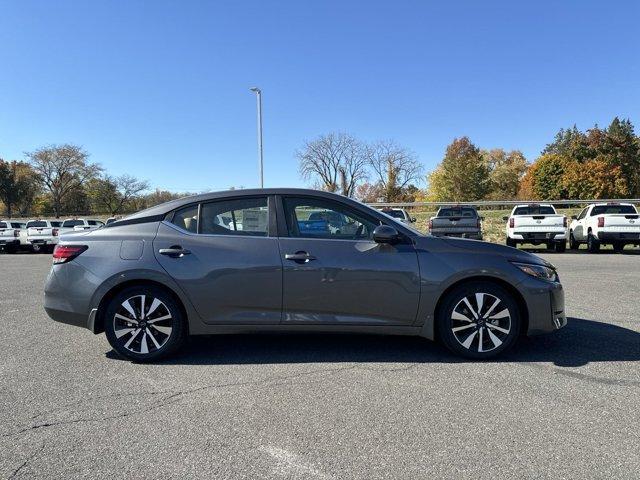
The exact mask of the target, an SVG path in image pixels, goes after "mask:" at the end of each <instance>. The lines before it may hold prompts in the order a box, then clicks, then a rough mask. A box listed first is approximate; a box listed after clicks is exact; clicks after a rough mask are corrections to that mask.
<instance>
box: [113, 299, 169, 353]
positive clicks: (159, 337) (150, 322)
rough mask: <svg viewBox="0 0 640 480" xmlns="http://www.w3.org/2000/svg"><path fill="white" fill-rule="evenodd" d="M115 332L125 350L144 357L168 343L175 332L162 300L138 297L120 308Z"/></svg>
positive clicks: (114, 320) (167, 309) (114, 328)
mask: <svg viewBox="0 0 640 480" xmlns="http://www.w3.org/2000/svg"><path fill="white" fill-rule="evenodd" d="M113 331H114V334H115V337H116V339H117V341H118V342H120V343H121V345H122V347H124V348H125V349H127V350H129V351H130V352H133V353H136V354H142V355H145V354H149V353H153V352H156V351H158V350H160V349H161V348H162V347H163V346H164V345H165V344H166V343H167V341H168V340H169V337H170V336H171V332H172V331H173V317H172V315H171V311H170V310H169V308H168V307H167V306H166V305H165V304H164V302H162V301H161V300H160V299H158V298H154V297H153V296H151V295H135V296H133V297H129V298H127V299H126V300H125V301H124V302H122V303H121V304H120V305H119V307H118V309H117V310H116V313H115V315H114V317H113Z"/></svg>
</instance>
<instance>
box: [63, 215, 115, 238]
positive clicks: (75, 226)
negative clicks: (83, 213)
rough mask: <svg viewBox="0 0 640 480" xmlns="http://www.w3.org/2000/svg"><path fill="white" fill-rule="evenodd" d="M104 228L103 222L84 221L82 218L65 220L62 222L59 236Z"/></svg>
mask: <svg viewBox="0 0 640 480" xmlns="http://www.w3.org/2000/svg"><path fill="white" fill-rule="evenodd" d="M102 226H104V222H101V221H100V220H85V219H84V218H67V219H66V220H65V221H64V222H62V226H61V227H60V230H59V232H58V233H59V234H60V235H62V234H64V233H72V232H81V231H83V230H93V229H94V228H100V227H102Z"/></svg>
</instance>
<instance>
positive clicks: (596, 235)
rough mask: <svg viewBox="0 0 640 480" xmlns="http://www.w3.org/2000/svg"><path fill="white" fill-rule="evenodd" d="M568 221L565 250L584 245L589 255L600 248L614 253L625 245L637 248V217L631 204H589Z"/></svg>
mask: <svg viewBox="0 0 640 480" xmlns="http://www.w3.org/2000/svg"><path fill="white" fill-rule="evenodd" d="M571 218H572V219H573V220H572V222H571V225H570V226H569V248H571V249H573V250H577V249H578V248H579V247H580V244H581V243H586V244H587V250H588V251H589V252H591V253H594V252H597V251H598V250H599V249H600V245H602V244H609V245H613V249H614V250H615V251H621V250H622V249H624V246H625V245H640V216H639V215H638V211H637V210H636V207H635V206H634V205H633V204H631V203H615V202H614V203H593V204H591V205H588V206H587V207H586V208H585V209H584V210H582V212H580V215H578V216H573V217H571Z"/></svg>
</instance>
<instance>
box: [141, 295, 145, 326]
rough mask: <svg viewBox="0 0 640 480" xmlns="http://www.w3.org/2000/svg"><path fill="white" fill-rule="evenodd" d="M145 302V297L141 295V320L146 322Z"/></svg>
mask: <svg viewBox="0 0 640 480" xmlns="http://www.w3.org/2000/svg"><path fill="white" fill-rule="evenodd" d="M144 301H145V295H140V318H141V319H142V320H144Z"/></svg>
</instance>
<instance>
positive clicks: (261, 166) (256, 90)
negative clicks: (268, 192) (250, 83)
mask: <svg viewBox="0 0 640 480" xmlns="http://www.w3.org/2000/svg"><path fill="white" fill-rule="evenodd" d="M250 90H251V91H252V92H254V93H255V94H256V101H257V102H258V157H259V159H258V168H259V170H260V188H264V173H263V169H264V161H263V157H262V90H260V89H259V88H258V87H252V88H251V89H250Z"/></svg>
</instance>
